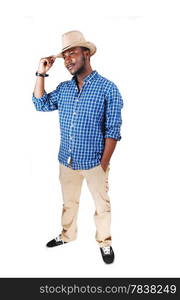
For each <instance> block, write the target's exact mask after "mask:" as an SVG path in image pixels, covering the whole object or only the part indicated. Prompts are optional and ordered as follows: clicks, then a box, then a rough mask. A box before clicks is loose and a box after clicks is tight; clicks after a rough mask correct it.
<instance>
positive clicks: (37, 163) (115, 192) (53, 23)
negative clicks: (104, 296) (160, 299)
mask: <svg viewBox="0 0 180 300" xmlns="http://www.w3.org/2000/svg"><path fill="white" fill-rule="evenodd" d="M0 11H1V18H0V19H1V21H0V22H1V24H0V25H1V26H0V27H1V47H0V49H1V72H0V73H1V109H0V121H1V124H0V130H1V143H0V145H1V155H0V171H1V189H0V192H1V195H0V201H1V202H0V232H1V235H0V276H1V277H175V276H176V277H178V276H180V261H179V251H180V249H179V208H180V206H179V201H180V193H179V175H180V174H179V167H180V161H179V152H180V147H179V146H180V143H179V136H180V134H179V130H180V126H179V125H180V122H179V114H180V104H179V101H180V97H179V96H180V92H179V53H180V46H179V29H178V28H179V26H180V24H179V23H180V18H179V10H178V1H165V0H164V1H158V0H157V1H145V0H143V1H128V0H126V1H115V0H111V1H104V0H103V1H92V0H91V1H80V0H79V1H78V0H76V1H70V0H69V1H53V0H51V1H45V0H43V1H6V2H4V4H3V6H2V7H1V10H0ZM69 30H80V31H82V32H83V34H84V35H85V37H86V38H87V40H89V41H92V42H93V43H95V44H96V46H97V53H96V54H95V55H94V56H93V57H92V58H91V65H92V68H93V69H95V70H97V71H98V72H99V73H100V74H101V75H103V76H105V77H106V78H108V79H110V80H112V81H114V82H115V83H116V84H117V86H118V87H119V90H120V92H121V94H122V97H123V100H124V107H123V110H122V119H123V123H122V128H121V135H122V140H121V141H120V142H118V144H117V147H116V149H115V152H114V154H113V156H112V159H111V167H110V173H109V186H110V189H109V196H110V198H111V203H112V236H113V248H114V251H115V255H116V260H115V262H114V264H112V265H105V264H104V263H103V261H102V259H101V255H100V251H99V249H98V246H97V244H96V242H95V226H94V220H93V215H94V203H93V200H92V198H91V195H90V192H89V191H88V188H87V184H86V182H85V181H84V183H83V189H82V194H81V203H80V210H79V218H78V226H79V234H78V239H77V240H76V241H75V242H72V243H69V244H67V245H64V246H63V247H61V246H59V247H55V248H53V249H47V248H46V247H45V244H46V243H47V242H48V241H49V240H51V239H52V238H54V237H55V236H56V235H58V233H60V229H61V227H60V217H61V205H62V197H61V190H60V184H59V179H58V172H59V165H58V160H57V155H58V150H59V133H60V132H59V124H58V112H57V111H54V112H51V113H50V112H46V113H43V112H37V111H36V110H35V107H34V106H33V103H32V100H31V99H32V92H33V89H34V85H35V79H36V78H35V71H36V70H37V67H38V63H39V60H40V58H41V57H45V56H49V55H52V54H57V53H58V52H60V50H61V35H62V34H63V33H64V32H66V31H69ZM49 74H50V76H49V77H48V78H47V79H46V90H47V91H48V92H50V91H52V90H53V89H55V88H56V86H57V85H58V84H59V83H60V82H61V81H64V80H68V79H71V75H70V73H68V71H67V70H66V69H65V67H64V65H63V61H62V60H61V59H57V60H56V62H55V64H54V66H53V67H52V69H51V70H50V71H49Z"/></svg>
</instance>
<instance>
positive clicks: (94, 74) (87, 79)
mask: <svg viewBox="0 0 180 300" xmlns="http://www.w3.org/2000/svg"><path fill="white" fill-rule="evenodd" d="M97 75H98V72H97V71H96V70H93V71H92V72H91V73H90V74H89V75H87V76H86V77H84V80H83V82H86V81H91V80H93V79H94V78H95V77H96V76H97ZM75 79H76V75H74V76H73V77H72V79H71V80H72V81H73V80H74V81H75Z"/></svg>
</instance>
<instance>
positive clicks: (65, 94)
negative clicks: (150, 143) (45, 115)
mask: <svg viewBox="0 0 180 300" xmlns="http://www.w3.org/2000/svg"><path fill="white" fill-rule="evenodd" d="M32 101H33V103H34V105H35V108H36V110H37V111H44V112H48V111H53V110H58V112H59V124H60V148H59V153H58V160H59V162H60V163H62V164H64V165H65V166H67V167H71V168H72V169H74V170H76V169H90V168H93V167H95V166H97V165H99V164H100V161H101V157H102V154H103V151H104V146H105V138H113V139H116V140H117V141H120V139H121V135H120V128H121V124H122V119H121V108H122V107H123V100H122V97H121V94H120V91H119V90H118V88H117V86H116V85H115V84H114V83H113V82H112V81H110V80H109V79H107V78H105V77H103V76H101V75H100V74H99V73H98V72H97V71H96V70H94V71H92V72H91V73H90V74H89V75H88V76H86V77H85V78H84V81H83V86H82V88H81V90H80V91H79V89H78V87H77V84H76V77H75V75H74V76H73V77H72V79H71V80H68V81H63V82H61V83H60V84H59V85H58V86H57V87H56V89H55V90H53V91H52V92H50V93H46V91H44V94H43V96H42V97H41V98H36V97H35V96H34V93H33V95H32Z"/></svg>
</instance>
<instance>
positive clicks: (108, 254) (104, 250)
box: [100, 246, 114, 264]
mask: <svg viewBox="0 0 180 300" xmlns="http://www.w3.org/2000/svg"><path fill="white" fill-rule="evenodd" d="M100 250H101V255H102V258H103V261H104V262H105V263H106V264H112V263H113V261H114V251H113V248H112V247H111V246H106V247H100Z"/></svg>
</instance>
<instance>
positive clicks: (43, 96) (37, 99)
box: [32, 91, 47, 102]
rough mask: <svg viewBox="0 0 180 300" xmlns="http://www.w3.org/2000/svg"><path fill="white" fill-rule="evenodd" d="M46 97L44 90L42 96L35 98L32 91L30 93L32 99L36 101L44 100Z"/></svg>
mask: <svg viewBox="0 0 180 300" xmlns="http://www.w3.org/2000/svg"><path fill="white" fill-rule="evenodd" d="M46 99H47V93H46V91H44V94H43V95H42V97H40V98H36V97H35V96H34V92H33V95H32V100H33V102H37V101H42V102H43V101H44V100H46Z"/></svg>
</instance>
